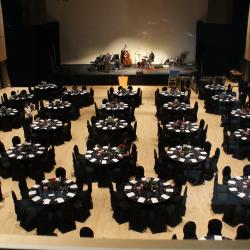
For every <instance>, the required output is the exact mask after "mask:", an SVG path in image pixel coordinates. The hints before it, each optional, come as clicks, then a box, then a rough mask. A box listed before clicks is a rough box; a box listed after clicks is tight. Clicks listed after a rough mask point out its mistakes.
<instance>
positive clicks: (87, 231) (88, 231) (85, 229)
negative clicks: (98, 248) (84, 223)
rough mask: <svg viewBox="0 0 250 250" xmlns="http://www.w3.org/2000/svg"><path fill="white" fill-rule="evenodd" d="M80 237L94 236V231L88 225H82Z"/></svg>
mask: <svg viewBox="0 0 250 250" xmlns="http://www.w3.org/2000/svg"><path fill="white" fill-rule="evenodd" d="M80 237H87V238H94V232H93V231H92V229H91V228H89V227H82V228H81V229H80Z"/></svg>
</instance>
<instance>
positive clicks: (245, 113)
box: [231, 109, 250, 128]
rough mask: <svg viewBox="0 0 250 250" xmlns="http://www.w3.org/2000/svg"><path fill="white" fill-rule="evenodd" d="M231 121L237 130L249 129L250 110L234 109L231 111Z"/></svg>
mask: <svg viewBox="0 0 250 250" xmlns="http://www.w3.org/2000/svg"><path fill="white" fill-rule="evenodd" d="M231 120H232V121H233V120H234V121H235V122H237V124H238V126H239V128H250V109H249V110H246V109H234V110H232V111H231Z"/></svg>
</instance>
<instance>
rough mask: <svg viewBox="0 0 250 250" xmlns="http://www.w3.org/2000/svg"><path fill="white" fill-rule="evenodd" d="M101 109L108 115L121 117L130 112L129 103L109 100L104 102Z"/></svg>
mask: <svg viewBox="0 0 250 250" xmlns="http://www.w3.org/2000/svg"><path fill="white" fill-rule="evenodd" d="M101 109H102V112H103V113H106V114H107V115H114V116H116V117H120V118H122V117H124V116H128V114H129V105H128V104H127V103H124V102H108V103H106V104H102V106H101Z"/></svg>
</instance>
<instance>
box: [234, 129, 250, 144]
mask: <svg viewBox="0 0 250 250" xmlns="http://www.w3.org/2000/svg"><path fill="white" fill-rule="evenodd" d="M234 136H235V137H236V138H238V139H240V140H242V141H243V142H245V143H248V144H249V143H250V128H247V129H238V130H236V131H235V132H234Z"/></svg>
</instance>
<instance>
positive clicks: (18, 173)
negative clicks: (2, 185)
mask: <svg viewBox="0 0 250 250" xmlns="http://www.w3.org/2000/svg"><path fill="white" fill-rule="evenodd" d="M28 168H29V166H27V165H24V164H23V163H21V162H19V161H11V177H12V181H19V180H22V179H25V178H26V177H27V175H28V174H27V169H28Z"/></svg>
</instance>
